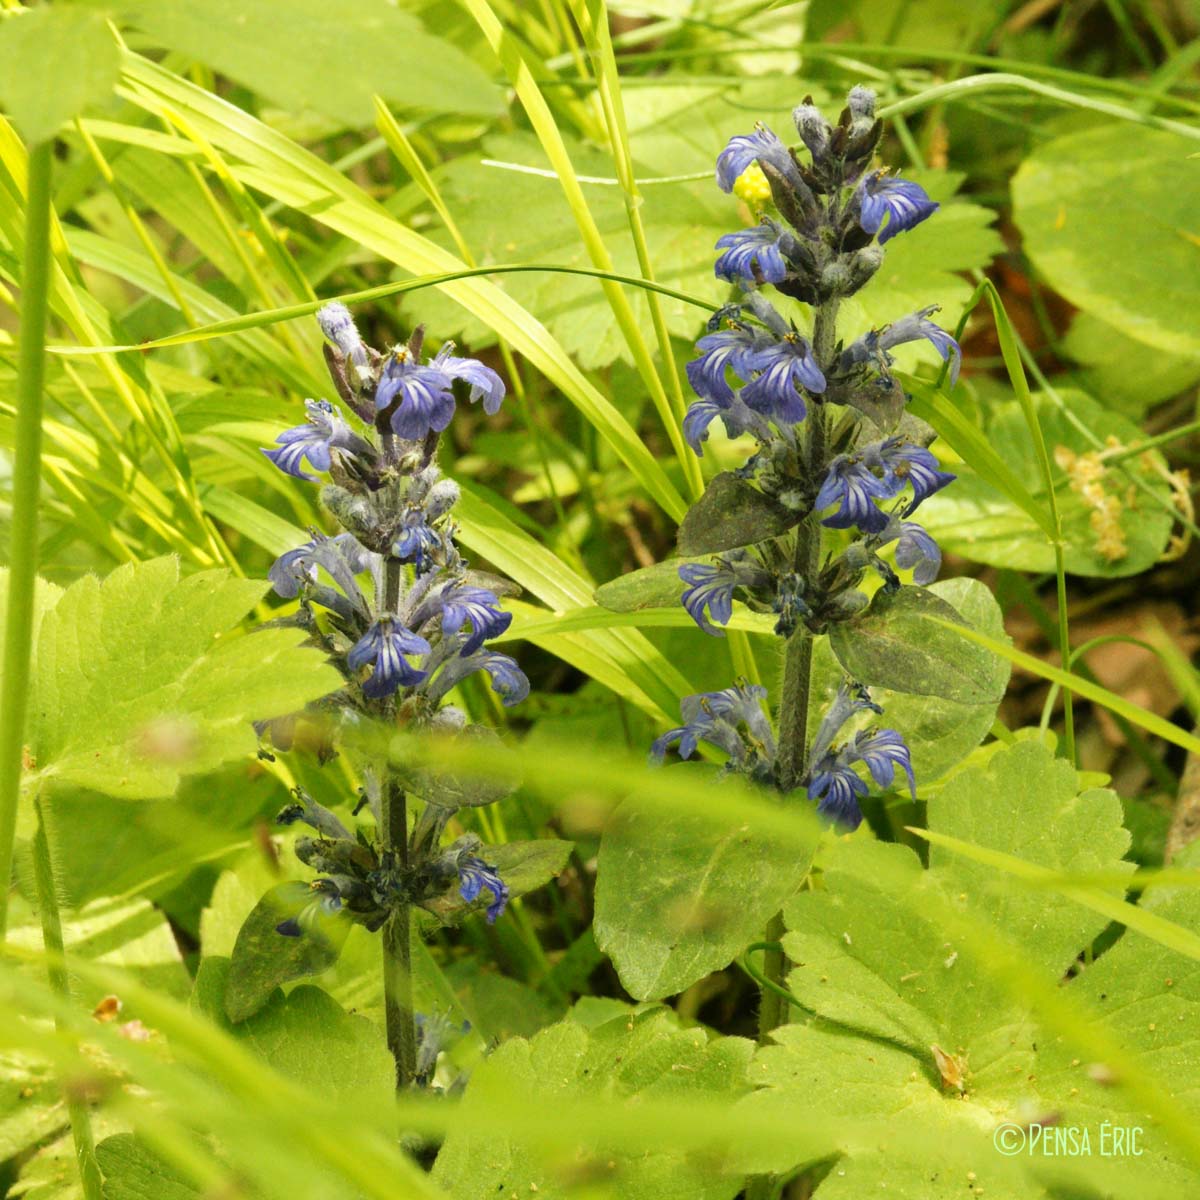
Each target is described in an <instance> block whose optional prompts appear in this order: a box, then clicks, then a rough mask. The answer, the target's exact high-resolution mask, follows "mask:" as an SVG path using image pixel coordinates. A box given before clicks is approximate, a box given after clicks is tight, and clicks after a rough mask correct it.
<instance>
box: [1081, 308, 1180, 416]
mask: <svg viewBox="0 0 1200 1200" xmlns="http://www.w3.org/2000/svg"><path fill="white" fill-rule="evenodd" d="M1059 348H1060V349H1061V351H1062V353H1063V354H1065V355H1067V356H1068V357H1069V358H1071V359H1073V360H1074V361H1075V363H1076V364H1078V369H1077V371H1076V372H1075V376H1074V379H1073V382H1074V383H1075V384H1076V386H1078V388H1079V389H1080V390H1081V391H1084V392H1087V393H1088V395H1090V396H1103V397H1104V406H1105V408H1108V409H1115V410H1116V411H1117V412H1119V413H1120V414H1121V415H1122V416H1126V417H1129V418H1130V419H1131V420H1135V421H1136V420H1139V419H1140V418H1141V417H1143V416H1144V415H1145V414H1146V412H1148V411H1149V410H1150V409H1151V408H1153V407H1154V406H1155V405H1156V404H1159V403H1161V402H1162V401H1163V400H1169V399H1170V398H1171V397H1172V396H1178V395H1179V393H1180V392H1182V391H1186V390H1187V389H1188V388H1189V387H1191V386H1192V385H1193V384H1194V383H1196V381H1197V380H1200V355H1188V356H1182V355H1176V354H1168V353H1166V352H1165V351H1163V350H1160V349H1159V348H1158V347H1156V346H1148V345H1147V344H1146V343H1145V342H1138V341H1134V339H1133V338H1131V337H1130V336H1129V335H1128V334H1127V333H1125V332H1123V331H1122V330H1120V329H1117V328H1115V327H1114V326H1112V325H1107V324H1105V322H1103V321H1101V320H1099V319H1098V318H1097V317H1093V316H1091V315H1090V314H1088V313H1083V312H1081V313H1076V314H1075V319H1074V320H1073V321H1072V322H1071V327H1070V328H1069V329H1068V330H1067V332H1066V333H1065V334H1064V335H1063V338H1062V341H1061V342H1060V343H1059Z"/></svg>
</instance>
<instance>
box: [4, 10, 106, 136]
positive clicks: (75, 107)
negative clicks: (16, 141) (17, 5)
mask: <svg viewBox="0 0 1200 1200" xmlns="http://www.w3.org/2000/svg"><path fill="white" fill-rule="evenodd" d="M119 69H120V58H119V55H118V52H117V43H116V40H115V39H114V38H113V35H112V32H111V31H110V30H109V28H108V25H107V23H106V22H105V20H104V18H103V17H102V16H101V15H100V14H98V13H89V12H80V11H79V10H78V9H74V8H66V7H63V6H61V5H56V6H55V7H53V8H49V7H46V6H40V7H38V8H35V9H33V10H32V11H29V12H21V13H20V15H19V16H18V15H17V14H13V13H10V14H9V19H7V20H5V21H3V22H0V100H2V101H3V103H4V107H5V108H6V109H7V110H8V113H9V115H10V116H11V117H12V119H13V122H14V123H15V124H16V126H17V128H18V129H19V130H20V131H21V135H22V136H23V137H24V138H25V140H26V141H27V142H29V143H33V142H44V141H45V140H46V139H47V138H51V137H53V136H54V135H55V134H56V133H57V132H58V130H59V127H60V126H62V125H63V124H65V123H66V122H67V121H70V120H71V119H72V118H73V117H77V116H78V115H79V114H80V113H81V112H83V110H84V109H85V108H88V107H90V106H91V105H93V104H99V103H101V102H102V101H104V100H107V99H108V97H109V96H110V95H111V94H112V90H113V85H114V84H115V83H116V82H117V72H118V70H119Z"/></svg>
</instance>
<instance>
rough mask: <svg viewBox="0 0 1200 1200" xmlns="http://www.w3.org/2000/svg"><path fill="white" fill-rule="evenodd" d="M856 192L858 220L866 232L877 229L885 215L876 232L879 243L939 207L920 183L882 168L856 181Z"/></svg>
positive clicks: (914, 223) (910, 226)
mask: <svg viewBox="0 0 1200 1200" xmlns="http://www.w3.org/2000/svg"><path fill="white" fill-rule="evenodd" d="M858 196H859V201H860V203H861V205H862V210H861V213H860V215H859V218H858V223H859V224H860V225H861V226H862V227H863V229H864V230H866V232H867V233H877V232H878V231H879V227H880V226H881V225H883V219H884V217H887V218H888V223H887V225H886V226H884V229H883V232H882V233H880V234H879V242H880V244H881V245H882V244H883V243H884V242H886V241H887V240H888V239H889V238H892V237H895V235H896V234H898V233H903V232H904V231H905V230H907V229H912V228H913V226H914V225H919V224H920V223H921V222H922V221H924V220H925V218H926V217H931V216H932V215H933V214H934V213H935V212H937V209H938V205H937V203H936V201H933V200H930V198H929V196H928V195H926V192H925V189H924V188H923V187H922V186H921V185H920V184H919V183H913V181H912V180H911V179H897V178H894V177H893V178H889V177H888V176H887V175H886V174H885V173H884V172H883V171H872V172H871V174H869V175H867V176H866V177H865V178H864V179H863V181H862V183H860V184H859V185H858Z"/></svg>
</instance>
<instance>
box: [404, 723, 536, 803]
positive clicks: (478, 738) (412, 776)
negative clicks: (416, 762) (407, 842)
mask: <svg viewBox="0 0 1200 1200" xmlns="http://www.w3.org/2000/svg"><path fill="white" fill-rule="evenodd" d="M457 737H458V738H459V739H461V740H462V741H463V742H464V743H471V742H474V743H475V747H474V748H473V751H472V748H470V747H468V752H474V753H476V754H478V753H479V752H480V750H481V749H486V750H487V752H488V754H489V762H488V769H487V773H486V774H484V773H482V772H477V773H471V772H468V771H458V772H450V771H446V770H436V771H433V770H424V769H421V770H410V771H406V770H403V768H401V778H402V779H403V780H404V782H405V785H406V786H407V787H408V788H409V789H410V790H411V791H413V792H415V793H416V794H417V795H418V796H420V797H421V799H422V800H424V801H425V802H426V804H434V805H437V807H438V808H448V809H450V810H451V811H453V810H455V809H458V808H480V807H482V806H484V805H486V804H494V803H495V802H496V801H497V800H503V799H504V797H505V796H507V795H509V794H510V793H511V792H513V791H514V790H515V789H516V788H517V787H518V786H520V782H521V776H520V772H519V770H518V769H517V766H516V763H515V761H514V758H513V754H512V752H511V751H510V750H509V749H508V748H507V747H506V746H505V745H504V743H503V742H502V741H501V740H500V738H499V736H498V734H497V733H496V731H495V730H494V729H492V728H491V727H490V726H487V725H468V726H467V727H466V728H465V729H463V730H462V731H461V732H460V733H459V734H458V735H457Z"/></svg>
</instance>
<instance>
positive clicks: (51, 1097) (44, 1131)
mask: <svg viewBox="0 0 1200 1200" xmlns="http://www.w3.org/2000/svg"><path fill="white" fill-rule="evenodd" d="M65 1123H66V1113H65V1112H64V1111H63V1110H62V1107H61V1099H60V1095H59V1091H58V1085H57V1082H56V1081H55V1078H54V1073H53V1070H52V1068H51V1067H50V1065H49V1064H48V1063H42V1062H39V1061H37V1060H36V1059H34V1058H30V1057H28V1056H27V1055H25V1054H18V1053H16V1052H12V1051H6V1052H5V1053H4V1054H3V1055H2V1056H0V1156H3V1158H4V1161H6V1162H7V1161H9V1160H10V1159H14V1158H16V1157H17V1156H18V1155H20V1154H23V1153H25V1151H27V1150H29V1149H31V1148H32V1147H33V1146H36V1145H38V1144H39V1143H42V1142H45V1141H46V1139H47V1138H49V1137H50V1136H51V1135H53V1134H54V1133H55V1132H56V1131H58V1130H60V1129H62V1127H63V1125H64V1124H65Z"/></svg>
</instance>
